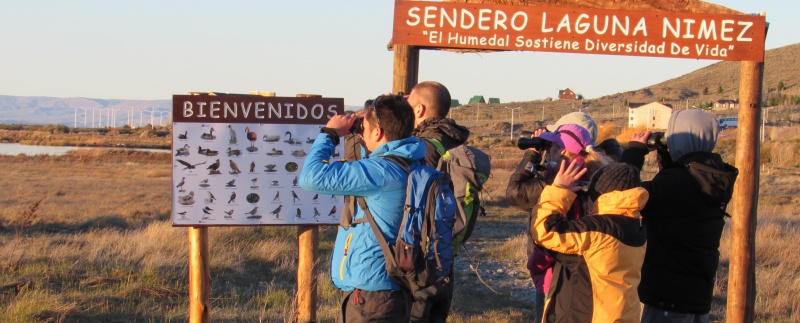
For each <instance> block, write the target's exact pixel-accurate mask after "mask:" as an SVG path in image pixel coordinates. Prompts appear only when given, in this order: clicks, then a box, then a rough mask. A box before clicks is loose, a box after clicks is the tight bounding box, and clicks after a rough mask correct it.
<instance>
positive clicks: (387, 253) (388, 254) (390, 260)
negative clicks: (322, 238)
mask: <svg viewBox="0 0 800 323" xmlns="http://www.w3.org/2000/svg"><path fill="white" fill-rule="evenodd" d="M356 202H358V206H359V207H360V208H361V210H363V211H364V214H366V218H367V221H368V222H369V226H370V227H371V228H372V233H374V234H375V238H377V239H378V244H379V245H380V246H381V251H383V257H384V258H386V263H387V264H389V265H390V266H391V267H397V263H396V262H395V261H394V256H393V255H392V250H391V249H389V244H388V243H387V242H386V238H384V237H383V233H381V230H380V229H378V224H377V223H375V218H374V217H372V212H370V211H369V207H367V201H366V200H364V197H363V196H358V197H356ZM358 222H365V221H363V220H362V219H358V220H356V221H354V222H353V223H358Z"/></svg>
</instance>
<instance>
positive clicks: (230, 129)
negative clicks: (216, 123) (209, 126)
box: [228, 125, 236, 145]
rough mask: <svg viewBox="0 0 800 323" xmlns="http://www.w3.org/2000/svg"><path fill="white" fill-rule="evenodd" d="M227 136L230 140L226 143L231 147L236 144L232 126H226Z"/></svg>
mask: <svg viewBox="0 0 800 323" xmlns="http://www.w3.org/2000/svg"><path fill="white" fill-rule="evenodd" d="M228 134H230V135H231V139H230V141H228V143H230V144H231V145H233V144H236V130H233V126H232V125H228Z"/></svg>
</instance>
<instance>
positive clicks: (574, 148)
mask: <svg viewBox="0 0 800 323" xmlns="http://www.w3.org/2000/svg"><path fill="white" fill-rule="evenodd" d="M539 137H540V138H542V139H544V140H547V141H550V142H553V143H555V144H557V145H558V146H559V147H561V148H563V149H564V150H566V151H568V152H571V153H573V154H576V155H577V154H580V152H581V151H583V150H584V149H585V148H586V147H587V146H591V145H592V138H591V135H590V134H589V131H587V130H586V128H584V127H581V126H579V125H577V124H573V123H570V124H565V125H561V126H559V127H558V128H556V130H555V131H553V132H544V133H542V134H541V135H539Z"/></svg>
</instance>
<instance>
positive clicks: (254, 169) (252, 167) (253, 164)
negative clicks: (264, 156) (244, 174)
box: [250, 161, 256, 173]
mask: <svg viewBox="0 0 800 323" xmlns="http://www.w3.org/2000/svg"><path fill="white" fill-rule="evenodd" d="M250 172H251V173H255V172H256V162H254V161H251V162H250Z"/></svg>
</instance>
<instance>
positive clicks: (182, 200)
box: [178, 191, 194, 205]
mask: <svg viewBox="0 0 800 323" xmlns="http://www.w3.org/2000/svg"><path fill="white" fill-rule="evenodd" d="M178 204H181V205H192V204H194V191H189V194H187V195H178Z"/></svg>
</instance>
